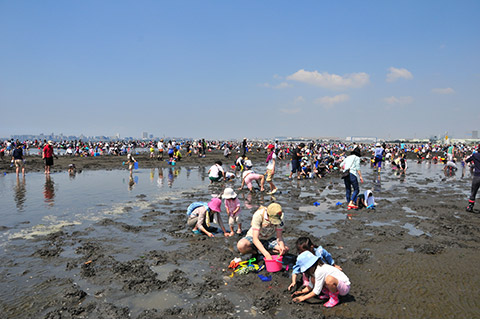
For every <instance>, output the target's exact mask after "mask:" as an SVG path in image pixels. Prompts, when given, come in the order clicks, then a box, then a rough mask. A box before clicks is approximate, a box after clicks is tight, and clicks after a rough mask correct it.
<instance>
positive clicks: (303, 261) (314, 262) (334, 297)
mask: <svg viewBox="0 0 480 320" xmlns="http://www.w3.org/2000/svg"><path fill="white" fill-rule="evenodd" d="M297 265H298V266H299V267H300V272H304V273H305V274H306V275H307V276H308V277H309V278H310V283H309V285H308V286H307V287H305V288H304V289H303V290H301V291H295V292H294V293H293V295H292V296H296V297H294V298H293V301H294V302H302V301H305V300H307V299H310V298H313V297H315V296H316V295H319V294H320V293H322V292H323V293H325V295H321V296H320V299H326V298H329V300H328V301H327V302H326V303H325V304H324V306H325V307H327V308H331V307H334V306H336V305H337V304H338V303H339V299H338V296H339V295H341V296H344V295H346V294H348V292H350V279H348V277H347V275H346V274H345V273H343V272H342V271H340V270H339V269H338V268H335V267H333V266H331V265H328V264H324V263H323V262H322V260H321V259H320V257H317V256H315V255H314V254H313V253H311V252H310V251H304V252H302V253H301V254H300V255H298V257H297ZM327 293H328V296H327Z"/></svg>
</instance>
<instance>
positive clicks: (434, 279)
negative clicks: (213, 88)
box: [0, 152, 480, 318]
mask: <svg viewBox="0 0 480 320" xmlns="http://www.w3.org/2000/svg"><path fill="white" fill-rule="evenodd" d="M251 158H252V159H253V160H254V162H255V161H256V162H257V163H262V162H263V161H264V158H265V154H264V153H259V154H254V155H251ZM125 159H126V157H116V156H105V157H93V158H67V157H59V159H58V160H55V166H54V168H53V172H56V171H65V170H67V168H68V164H69V163H75V165H76V167H77V170H98V169H122V168H124V169H126V168H125V167H124V166H123V165H122V162H123V161H125ZM215 159H223V162H224V167H226V166H230V165H231V164H232V163H233V161H234V160H233V159H229V160H226V161H225V160H224V158H223V156H222V155H221V154H220V153H219V152H214V153H213V154H207V157H206V158H198V157H195V156H193V157H191V158H188V157H184V159H183V160H182V161H181V162H179V163H177V166H182V167H189V166H191V167H194V166H205V167H207V168H208V166H210V165H211V164H212V163H213V162H214V160H215ZM137 160H138V161H139V164H140V168H156V167H159V166H161V167H167V166H168V164H167V163H166V162H164V161H163V162H162V161H157V160H151V159H148V156H147V155H139V156H137ZM283 162H284V163H287V162H288V160H283ZM0 163H1V165H0V170H1V171H2V172H8V174H11V173H12V171H13V169H12V168H10V163H9V161H6V160H5V161H4V162H0ZM441 168H442V167H441V166H439V167H438V170H439V174H438V175H436V176H434V177H430V178H423V177H421V176H419V175H417V176H414V175H409V173H408V172H407V175H406V176H405V177H403V178H402V177H397V176H395V175H394V174H393V173H392V172H391V171H390V170H388V169H387V170H385V171H384V172H382V174H381V175H382V176H381V181H382V182H381V183H383V184H384V185H385V184H389V183H390V184H392V185H393V186H394V187H392V188H388V189H384V190H382V189H380V191H379V192H378V193H377V197H378V198H379V200H378V203H379V206H378V207H377V209H376V210H368V211H367V210H361V211H355V212H351V211H347V209H346V207H345V206H336V205H335V202H337V201H339V200H340V201H342V202H344V195H343V185H342V180H341V179H340V178H339V176H338V175H336V174H335V175H333V174H332V175H330V176H328V177H326V178H324V179H321V180H319V179H317V180H302V181H290V180H288V179H287V177H286V176H285V175H283V176H280V175H278V176H276V177H275V182H276V184H277V186H278V187H279V190H280V191H279V192H278V193H277V194H276V195H275V198H274V199H272V197H270V196H266V195H263V194H259V193H257V194H255V195H254V196H253V197H254V201H257V202H258V203H269V202H270V201H272V200H276V201H277V202H279V203H280V204H282V206H284V211H285V212H286V214H288V215H289V219H288V224H287V225H286V229H285V237H286V240H287V242H288V244H289V245H290V247H291V248H292V249H293V246H294V241H295V240H296V239H297V238H298V237H299V236H311V235H312V234H314V233H315V230H316V228H318V226H319V225H322V221H323V220H327V221H328V223H329V224H330V227H331V228H334V229H335V232H331V233H329V234H326V235H324V236H323V235H321V236H318V237H313V240H314V242H315V243H318V244H321V245H322V246H323V247H324V248H326V249H327V250H328V251H329V252H330V253H331V254H332V255H333V257H334V258H335V260H336V262H337V264H339V265H341V266H342V267H343V270H344V272H345V273H346V274H347V275H348V276H349V278H350V280H351V282H352V289H351V292H350V294H349V295H347V296H345V297H343V298H342V299H341V304H339V305H338V306H336V307H334V308H331V309H327V308H324V307H323V305H322V304H323V301H320V300H315V299H313V301H310V302H308V303H302V304H296V303H293V302H292V300H291V297H290V294H291V293H290V292H288V291H287V287H288V285H289V283H290V272H289V271H282V272H279V273H275V274H273V278H272V281H270V282H262V281H260V280H259V279H258V277H257V276H256V275H255V274H247V275H242V276H237V275H236V276H234V277H233V278H230V277H229V275H230V272H229V271H228V270H225V269H226V267H227V266H228V264H229V262H230V260H231V259H232V258H233V257H235V256H238V252H236V248H235V244H236V241H238V239H239V238H237V237H233V238H224V237H223V236H218V237H216V238H213V239H207V238H206V237H202V236H195V235H193V234H191V232H189V231H188V230H187V229H186V227H185V221H184V219H179V217H184V216H183V214H184V211H185V208H186V207H187V206H188V204H189V203H190V202H191V199H192V198H196V199H207V198H208V197H210V194H211V193H215V192H219V191H221V190H222V189H223V187H224V186H223V185H222V184H221V183H219V184H216V185H214V186H211V187H209V188H208V190H205V191H204V192H203V193H197V194H185V195H184V197H183V198H184V199H182V200H179V201H176V202H172V201H170V200H168V199H167V200H165V201H164V202H163V203H160V204H156V205H152V208H151V210H149V211H148V212H143V213H142V217H141V219H140V220H141V221H139V223H138V225H129V224H125V223H123V222H120V221H117V220H115V219H114V218H112V219H104V220H103V221H101V222H100V223H99V224H98V226H94V227H92V228H87V229H86V230H84V231H83V232H82V233H78V232H71V233H69V232H68V231H60V232H57V233H55V234H51V235H49V236H46V237H42V238H39V239H37V240H36V241H35V242H34V244H33V245H32V248H31V254H32V255H34V256H37V257H41V258H42V259H43V260H44V261H45V263H46V264H47V265H48V264H52V265H64V266H65V270H66V274H68V272H72V273H75V274H76V275H79V276H80V277H81V279H83V281H84V283H87V284H88V283H91V284H92V286H93V285H95V286H96V287H102V288H103V289H101V290H100V289H99V290H97V291H95V292H87V289H86V287H85V285H84V286H80V285H77V284H75V283H74V279H73V278H70V277H68V276H65V277H60V276H59V277H56V278H54V279H47V280H45V281H44V283H42V284H41V287H42V288H44V289H43V291H42V293H37V294H36V295H34V296H33V297H25V301H26V302H25V303H26V304H28V301H30V300H31V299H34V301H32V302H31V304H29V305H28V306H27V307H23V308H20V307H19V306H18V305H9V304H8V303H6V302H0V307H1V308H0V309H1V310H2V311H0V316H2V318H12V317H13V318H32V317H34V318H44V317H46V318H237V317H240V316H239V314H242V315H243V317H245V314H244V313H238V312H236V311H235V310H237V309H238V305H242V307H243V306H245V305H247V306H250V310H249V316H248V317H250V318H323V317H326V318H479V317H480V299H479V298H480V294H479V291H478V288H479V285H480V275H479V273H478V266H479V265H480V254H478V251H479V249H480V214H478V209H477V210H476V214H472V213H467V212H465V206H466V197H465V192H461V190H465V191H468V190H469V188H470V183H471V180H470V178H467V177H465V178H463V179H446V178H445V177H444V176H442V174H443V173H442V171H441ZM27 170H28V171H30V172H31V171H40V172H41V171H43V162H42V160H41V159H40V157H29V158H28V160H27ZM28 171H27V172H28ZM362 171H363V172H365V173H364V176H365V177H366V179H367V178H368V179H370V181H374V180H375V179H376V180H375V181H377V183H378V181H379V180H378V177H376V178H375V174H374V173H373V172H372V169H370V168H369V167H368V166H363V167H362ZM399 179H400V180H399ZM401 179H404V181H403V182H402V180H401ZM398 181H401V183H400V184H398V187H397V183H398ZM237 185H239V183H237ZM362 188H363V187H362ZM364 190H365V189H362V191H364ZM449 190H450V191H449ZM459 190H460V191H459ZM405 192H406V193H405ZM240 194H241V196H245V195H246V194H247V193H246V192H241V193H240ZM315 201H320V203H325V207H322V208H320V209H318V212H317V211H315V210H316V209H315V207H313V206H312V203H313V202H315ZM332 203H333V204H332ZM305 207H307V209H305ZM310 207H312V208H311V209H308V208H310ZM243 212H244V217H245V218H246V221H248V216H250V215H251V213H253V212H254V209H252V210H251V212H249V211H248V210H244V211H243ZM348 214H350V216H349V215H348ZM325 215H327V217H329V216H331V217H335V219H334V220H329V219H326V218H325ZM160 222H161V223H160ZM145 224H148V226H145ZM103 226H110V227H113V228H114V229H115V230H117V231H118V233H116V234H115V236H113V235H112V239H113V237H119V238H120V237H122V234H132V233H133V234H141V233H142V232H144V231H147V230H151V229H152V228H156V229H158V234H159V237H162V236H161V235H162V234H165V235H166V236H168V238H169V239H171V240H169V243H170V245H172V246H178V244H179V243H181V244H183V246H180V247H179V248H178V249H177V250H174V251H172V250H167V248H158V249H156V250H148V251H147V250H144V249H142V248H138V255H137V256H134V257H133V256H132V257H131V259H127V260H126V261H119V260H117V259H115V258H113V256H114V255H115V254H118V253H119V252H121V250H122V248H120V247H116V246H115V245H114V244H112V243H106V242H104V241H100V240H98V239H96V237H95V231H94V229H95V228H101V227H103ZM418 230H421V231H420V232H419V231H418ZM113 242H114V241H113ZM67 248H75V249H74V252H75V254H76V256H75V257H71V258H65V257H61V256H60V252H62V251H63V250H67ZM70 250H73V249H70ZM292 254H296V252H295V250H292ZM185 257H188V260H189V261H190V264H192V263H193V264H198V265H202V266H203V265H208V266H209V267H210V270H206V271H204V272H201V271H200V270H198V271H196V272H193V273H194V274H193V278H195V279H201V280H200V281H196V280H195V281H194V280H192V275H191V274H188V273H186V272H185V271H183V270H182V268H183V267H185V259H186V258H185ZM290 258H291V259H293V260H292V261H294V257H293V256H292V257H290ZM88 261H91V262H89V263H87V264H85V262H88ZM5 263H6V267H8V268H13V267H12V266H14V265H15V263H17V264H18V261H6V262H5ZM165 265H173V266H177V267H175V268H173V270H171V272H169V273H168V274H167V275H165V277H163V278H162V279H159V278H158V275H157V274H156V273H155V272H154V271H152V268H154V267H161V266H165ZM18 268H20V269H21V267H18ZM224 270H225V271H224ZM18 272H21V270H19V271H18ZM8 276H9V274H8V272H4V273H2V277H4V278H5V277H8ZM35 292H36V291H35ZM116 292H122V293H124V294H132V295H135V296H142V295H145V296H147V295H149V294H152V293H156V292H170V293H172V292H173V293H175V294H178V295H186V296H188V297H189V299H191V300H192V301H194V303H193V302H192V303H191V304H189V303H188V302H185V303H183V304H182V306H178V307H167V308H162V304H161V303H159V304H158V307H156V308H144V309H138V308H136V309H135V310H132V309H131V308H129V307H128V306H126V305H125V304H124V303H122V302H120V301H115V300H114V299H111V298H109V297H112V296H115V295H116V294H117V293H116ZM47 293H48V294H47Z"/></svg>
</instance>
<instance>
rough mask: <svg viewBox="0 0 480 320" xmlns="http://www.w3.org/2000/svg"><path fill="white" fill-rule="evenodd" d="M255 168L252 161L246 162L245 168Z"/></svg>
mask: <svg viewBox="0 0 480 320" xmlns="http://www.w3.org/2000/svg"><path fill="white" fill-rule="evenodd" d="M252 166H253V163H252V160H246V161H245V167H247V168H251V167H252Z"/></svg>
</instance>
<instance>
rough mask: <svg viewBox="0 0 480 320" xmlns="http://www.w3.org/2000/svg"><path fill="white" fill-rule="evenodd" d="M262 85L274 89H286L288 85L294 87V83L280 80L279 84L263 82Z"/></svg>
mask: <svg viewBox="0 0 480 320" xmlns="http://www.w3.org/2000/svg"><path fill="white" fill-rule="evenodd" d="M260 86H262V87H265V88H272V89H284V88H288V87H292V85H291V84H290V83H288V82H285V81H284V82H280V83H279V84H277V85H272V84H270V83H267V82H266V83H263V84H261V85H260Z"/></svg>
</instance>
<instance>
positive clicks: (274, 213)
mask: <svg viewBox="0 0 480 320" xmlns="http://www.w3.org/2000/svg"><path fill="white" fill-rule="evenodd" d="M267 214H268V220H269V221H270V222H271V223H272V224H282V221H283V212H282V206H281V205H279V204H278V203H271V204H270V205H269V206H268V207H267Z"/></svg>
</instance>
